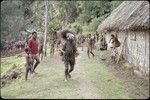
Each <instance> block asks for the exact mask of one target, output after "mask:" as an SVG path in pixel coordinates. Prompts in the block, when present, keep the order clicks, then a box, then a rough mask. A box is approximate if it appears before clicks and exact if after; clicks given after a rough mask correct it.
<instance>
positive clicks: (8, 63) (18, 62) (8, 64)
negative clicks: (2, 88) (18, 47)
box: [1, 56, 25, 76]
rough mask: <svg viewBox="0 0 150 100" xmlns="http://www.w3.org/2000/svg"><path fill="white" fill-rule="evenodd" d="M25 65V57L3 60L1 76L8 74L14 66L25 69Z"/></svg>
mask: <svg viewBox="0 0 150 100" xmlns="http://www.w3.org/2000/svg"><path fill="white" fill-rule="evenodd" d="M24 64H25V57H19V58H17V56H12V57H6V58H1V76H2V75H4V74H6V72H7V71H8V70H10V69H11V68H12V67H13V66H14V65H15V66H17V67H23V65H24Z"/></svg>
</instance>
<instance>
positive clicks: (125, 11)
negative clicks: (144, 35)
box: [98, 1, 150, 32]
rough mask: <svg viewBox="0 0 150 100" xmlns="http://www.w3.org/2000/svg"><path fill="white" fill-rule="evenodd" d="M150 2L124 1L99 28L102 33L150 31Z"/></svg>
mask: <svg viewBox="0 0 150 100" xmlns="http://www.w3.org/2000/svg"><path fill="white" fill-rule="evenodd" d="M149 24H150V23H149V2H148V1H124V2H123V3H122V4H121V5H120V6H119V7H117V8H116V9H115V10H114V11H113V12H112V13H111V15H110V16H109V17H108V18H106V19H105V20H104V21H103V22H102V24H101V25H100V26H99V27H98V32H100V31H111V30H113V31H119V30H133V31H134V30H149V29H150V25H149Z"/></svg>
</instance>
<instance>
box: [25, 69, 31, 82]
mask: <svg viewBox="0 0 150 100" xmlns="http://www.w3.org/2000/svg"><path fill="white" fill-rule="evenodd" d="M29 70H30V69H29V68H28V67H27V68H26V74H25V79H26V80H27V78H28V73H29Z"/></svg>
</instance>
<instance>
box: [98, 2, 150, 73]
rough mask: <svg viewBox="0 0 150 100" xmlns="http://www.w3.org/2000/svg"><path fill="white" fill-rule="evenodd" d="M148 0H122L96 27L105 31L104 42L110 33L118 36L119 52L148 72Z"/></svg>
mask: <svg viewBox="0 0 150 100" xmlns="http://www.w3.org/2000/svg"><path fill="white" fill-rule="evenodd" d="M149 14H150V13H149V2H148V1H124V2H123V3H122V4H121V5H119V6H118V7H117V8H116V9H115V10H114V11H113V12H112V13H111V15H110V16H109V17H108V18H106V19H105V20H104V21H103V22H102V23H101V24H100V25H99V27H98V29H97V32H98V33H103V32H105V33H106V35H105V38H106V42H107V43H109V40H110V34H115V35H117V36H118V40H119V41H120V42H121V46H120V47H118V52H119V54H122V57H123V58H124V59H125V60H127V61H128V62H129V63H132V64H133V65H134V66H136V67H137V69H139V70H140V71H142V72H144V73H148V72H149V64H150V63H149V59H150V58H149V51H150V49H149V45H150V44H149V40H150V25H149V24H150V23H149Z"/></svg>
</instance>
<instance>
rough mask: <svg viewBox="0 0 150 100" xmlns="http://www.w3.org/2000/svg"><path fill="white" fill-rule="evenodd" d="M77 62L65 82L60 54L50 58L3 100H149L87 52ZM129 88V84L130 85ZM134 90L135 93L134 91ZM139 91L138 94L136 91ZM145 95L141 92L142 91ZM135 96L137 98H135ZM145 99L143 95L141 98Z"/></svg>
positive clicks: (5, 93)
mask: <svg viewBox="0 0 150 100" xmlns="http://www.w3.org/2000/svg"><path fill="white" fill-rule="evenodd" d="M78 50H79V53H80V55H79V56H78V57H77V58H76V65H75V68H74V71H73V72H72V73H71V75H72V78H71V79H70V80H69V81H68V82H65V81H64V69H65V68H64V64H63V62H62V61H61V57H60V56H59V54H58V53H57V54H55V55H54V56H48V57H46V58H44V60H43V61H42V62H41V63H40V65H39V66H38V67H37V69H36V71H37V72H38V74H37V75H34V74H33V75H30V76H29V79H28V80H27V81H25V79H24V74H23V76H22V77H21V78H20V79H18V80H14V81H13V82H12V83H11V84H8V85H6V86H5V87H3V88H1V97H2V98H7V99H9V98H34V99H35V98H39V99H97V98H98V99H121V98H123V99H131V98H136V99H137V98H147V95H146V96H141V97H140V96H136V95H134V89H136V88H137V87H138V85H136V84H134V85H135V86H132V84H130V87H129V86H126V85H125V84H126V83H125V81H122V80H121V79H120V78H118V76H116V75H115V74H114V73H113V72H111V71H110V70H108V66H106V65H104V64H103V63H102V62H101V61H99V59H97V57H95V58H90V59H89V58H88V57H87V55H86V50H85V49H84V51H81V49H80V48H78ZM128 84H129V83H128ZM131 90H132V91H131ZM136 91H138V90H137V89H136ZM139 91H141V90H139ZM132 94H133V95H134V96H132ZM139 95H141V94H139Z"/></svg>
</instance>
